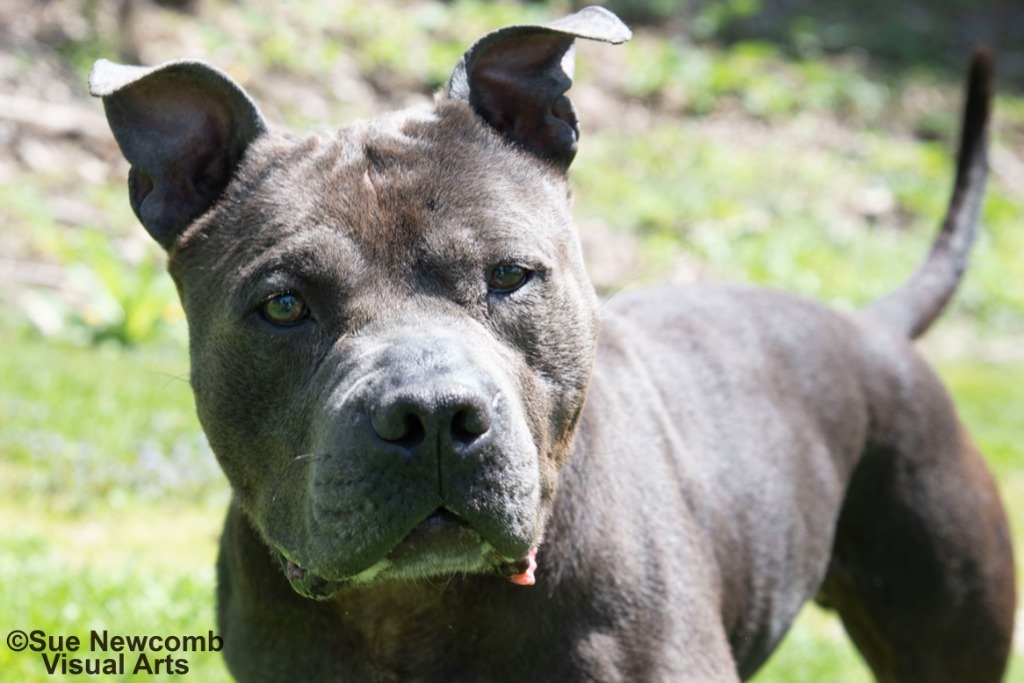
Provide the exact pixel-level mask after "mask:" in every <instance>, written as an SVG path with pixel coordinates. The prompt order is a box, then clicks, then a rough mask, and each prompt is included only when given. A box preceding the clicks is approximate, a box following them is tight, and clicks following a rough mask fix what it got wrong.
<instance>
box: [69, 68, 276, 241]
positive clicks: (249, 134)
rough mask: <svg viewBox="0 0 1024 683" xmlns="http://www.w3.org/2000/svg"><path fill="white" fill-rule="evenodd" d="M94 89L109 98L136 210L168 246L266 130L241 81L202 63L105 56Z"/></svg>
mask: <svg viewBox="0 0 1024 683" xmlns="http://www.w3.org/2000/svg"><path fill="white" fill-rule="evenodd" d="M89 92H91V93H92V94H93V95H94V96H97V97H102V98H103V108H104V109H105V110H106V113H107V121H108V122H109V123H110V129H111V130H112V131H113V133H114V139H116V140H117V144H118V145H119V146H120V147H121V152H122V153H123V154H124V156H125V159H127V160H128V162H129V163H130V164H131V171H129V173H128V195H129V199H130V201H131V205H132V209H133V210H134V211H135V215H136V216H138V217H139V220H140V221H141V222H142V225H143V226H144V227H145V228H146V230H147V231H148V232H149V234H150V235H151V236H152V237H153V239H155V240H156V241H157V242H159V243H160V246H162V247H163V248H164V249H169V248H170V247H171V245H173V244H174V242H175V240H176V239H177V238H178V237H179V236H180V235H181V233H182V232H184V230H185V228H187V227H188V226H189V224H190V223H191V222H192V221H193V220H195V219H196V218H198V217H199V216H200V215H202V214H203V213H204V212H205V211H206V210H207V209H209V208H210V206H212V205H213V203H214V202H215V201H216V200H217V199H218V198H219V197H220V195H221V193H222V192H223V191H224V188H225V187H226V186H227V184H228V181H230V180H231V177H232V176H233V175H234V173H235V170H236V168H237V167H238V162H239V161H240V160H241V158H242V154H243V153H244V152H245V150H246V149H247V148H248V146H249V144H250V143H251V142H252V141H253V140H255V139H256V138H257V137H259V136H260V135H262V134H263V133H264V132H266V130H267V126H266V123H265V122H264V120H263V116H262V115H261V114H260V112H259V110H258V109H257V108H256V105H255V104H253V102H252V100H251V99H250V98H249V96H248V95H247V94H246V92H245V91H244V90H243V89H242V87H241V86H240V85H238V84H237V83H235V82H234V81H233V80H231V78H230V77H229V76H227V74H225V73H224V72H222V71H220V70H219V69H216V68H214V67H212V66H210V65H208V64H205V63H203V62H199V61H192V60H180V61H174V62H166V63H164V64H161V65H159V66H155V67H149V68H147V67H141V66H124V65H121V64H114V63H113V62H108V61H107V60H105V59H101V60H99V61H98V62H96V65H95V66H94V67H93V69H92V73H91V74H89Z"/></svg>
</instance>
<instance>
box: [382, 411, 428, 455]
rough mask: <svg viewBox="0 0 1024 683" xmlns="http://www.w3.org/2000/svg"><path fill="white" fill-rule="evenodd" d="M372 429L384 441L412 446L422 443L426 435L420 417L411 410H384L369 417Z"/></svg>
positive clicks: (406, 446) (407, 446)
mask: <svg viewBox="0 0 1024 683" xmlns="http://www.w3.org/2000/svg"><path fill="white" fill-rule="evenodd" d="M370 421H371V423H372V424H373V431H375V432H377V436H379V437H380V438H381V439H383V440H384V441H387V442H388V443H394V444H398V445H400V446H404V447H405V448H413V447H415V446H418V445H419V444H421V443H423V440H424V439H425V438H426V436H427V432H426V430H425V429H424V428H423V422H422V421H421V420H420V417H419V416H418V415H417V414H415V413H413V412H406V411H400V410H391V411H384V412H383V413H376V414H374V415H373V416H372V417H371V420H370Z"/></svg>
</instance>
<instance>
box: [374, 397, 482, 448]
mask: <svg viewBox="0 0 1024 683" xmlns="http://www.w3.org/2000/svg"><path fill="white" fill-rule="evenodd" d="M370 423H371V424H372V425H373V430H374V432H376V433H377V436H379V437H380V438H381V439H382V440H383V441H386V442H388V443H393V444H398V445H400V446H402V447H404V448H407V449H409V450H412V449H414V448H417V447H418V446H420V445H421V444H423V443H424V442H429V443H430V445H431V446H434V445H435V444H436V447H439V448H445V447H450V446H460V445H463V446H465V445H469V444H471V443H472V442H473V441H475V440H476V439H478V438H479V437H480V436H482V435H484V434H486V433H487V431H488V430H489V429H490V428H491V403H490V401H489V400H488V398H487V397H485V396H483V395H482V394H481V393H480V392H478V391H475V390H474V389H473V388H471V387H468V386H463V385H452V384H448V385H424V386H418V387H411V388H403V389H398V390H396V391H392V392H390V393H388V394H387V395H385V396H384V397H383V398H382V400H381V401H380V402H378V403H377V404H376V405H375V406H374V407H373V409H371V411H370ZM443 440H447V443H446V442H444V441H443Z"/></svg>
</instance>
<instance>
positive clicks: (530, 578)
mask: <svg viewBox="0 0 1024 683" xmlns="http://www.w3.org/2000/svg"><path fill="white" fill-rule="evenodd" d="M526 561H527V562H529V566H528V567H527V568H526V571H524V572H522V573H520V574H513V575H512V576H510V577H508V580H509V581H511V582H512V583H514V584H516V585H517V586H532V585H533V584H535V583H537V577H535V576H534V575H533V573H534V572H535V571H537V549H536V548H534V549H533V550H531V551H530V554H529V555H527V556H526Z"/></svg>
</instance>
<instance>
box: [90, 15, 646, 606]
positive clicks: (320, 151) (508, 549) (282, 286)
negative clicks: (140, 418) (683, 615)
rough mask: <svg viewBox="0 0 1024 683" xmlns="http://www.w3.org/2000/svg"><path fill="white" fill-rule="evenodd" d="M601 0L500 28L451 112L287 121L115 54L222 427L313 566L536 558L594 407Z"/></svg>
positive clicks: (161, 238)
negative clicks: (579, 198) (582, 239)
mask: <svg viewBox="0 0 1024 683" xmlns="http://www.w3.org/2000/svg"><path fill="white" fill-rule="evenodd" d="M581 37H582V38H589V39H594V40H602V41H607V42H622V41H623V40H626V39H627V38H628V37H629V31H628V29H627V28H626V27H625V26H624V25H623V24H622V23H621V22H619V21H618V19H616V18H615V17H614V16H613V15H611V14H610V13H608V12H606V11H604V10H601V9H598V8H588V9H586V10H583V11H581V12H578V13H577V14H574V15H571V16H569V17H566V18H564V19H561V20H559V21H556V22H552V23H550V24H547V25H543V26H513V27H509V28H505V29H502V30H499V31H496V32H494V33H491V34H489V35H487V36H485V37H484V38H482V39H481V40H479V41H478V42H477V43H475V44H474V45H473V46H472V47H471V48H470V49H469V50H468V51H467V52H466V54H465V55H464V56H463V58H462V59H461V60H460V62H459V64H458V65H457V66H456V68H455V71H454V73H453V75H452V77H451V80H450V82H449V85H448V87H447V89H446V90H445V92H443V93H442V94H441V95H440V96H439V97H438V99H437V102H436V107H435V109H434V110H433V111H422V112H420V111H406V112H399V113H396V114H392V115H388V116H383V117H378V118H375V119H372V120H370V121H366V122H362V123H356V124H353V125H349V126H345V127H342V128H339V129H336V130H333V131H331V132H329V133H326V134H320V135H316V136H313V137H309V138H305V139H293V138H291V137H288V136H284V135H280V134H277V133H274V132H271V131H270V130H269V129H268V126H267V124H266V123H265V121H264V119H263V117H262V115H261V114H260V112H259V110H258V109H257V107H256V106H255V104H254V103H253V101H252V100H251V99H250V97H249V96H248V95H247V94H246V92H245V91H244V90H243V89H242V88H241V87H240V86H239V85H237V84H236V83H234V82H233V81H232V80H231V79H230V78H229V77H228V76H227V75H225V74H224V73H223V72H221V71H218V70H217V69H215V68H213V67H210V66H208V65H206V64H204V63H201V62H196V61H177V62H170V63H166V64H163V65H160V66H157V67H153V68H142V67H126V66H120V65H115V64H112V63H110V62H102V61H101V62H99V63H98V64H97V65H96V67H95V69H94V71H93V74H92V76H91V77H90V86H91V89H92V92H93V94H95V95H98V96H101V97H102V98H103V103H104V107H105V109H106V112H107V117H108V120H109V122H110V125H111V128H112V130H113V132H114V136H115V138H116V139H117V141H118V144H119V145H120V147H121V149H122V151H123V153H124V155H125V157H126V158H127V160H128V161H129V163H130V164H131V171H130V174H129V196H130V201H131V205H132V208H133V209H134V210H135V213H136V215H137V216H138V217H139V220H140V221H141V222H142V224H143V226H144V227H145V228H146V230H147V231H148V232H149V233H150V234H151V235H152V237H153V238H154V239H156V240H157V241H158V242H159V243H160V244H161V245H162V246H163V247H164V248H165V249H166V250H167V252H168V255H169V270H170V272H171V275H172V276H173V278H174V281H175V283H176V284H177V287H178V291H179V294H180V297H181V300H182V304H183V306H184V309H185V312H186V315H187V318H188V323H189V335H190V351H191V358H192V371H191V373H192V375H191V376H192V385H193V389H194V392H195V397H196V405H197V409H198V413H199V417H200V420H201V422H202V425H203V428H204V430H205V432H206V434H207V436H208V438H209V441H210V444H211V447H212V448H213V450H214V452H215V453H216V455H217V458H218V460H219V462H220V463H221V466H222V468H223V469H224V472H225V473H226V474H227V476H228V479H229V480H230V482H231V484H232V486H233V489H234V492H235V495H236V499H237V501H238V502H239V504H240V505H241V507H242V509H243V510H244V511H245V512H246V514H247V515H248V517H249V519H250V520H251V522H252V524H253V526H254V527H255V528H256V529H258V531H259V532H260V533H261V535H262V536H263V538H264V539H265V540H266V542H267V544H268V545H269V546H270V548H272V549H273V551H274V552H276V553H277V554H278V555H279V559H280V562H281V566H282V568H283V570H284V571H285V573H286V575H287V576H288V578H289V579H290V580H291V582H292V585H293V586H294V587H295V589H296V590H297V591H298V592H300V593H302V594H304V595H307V596H310V597H325V596H328V595H331V594H333V593H334V592H336V591H337V590H340V589H343V588H345V587H348V586H358V585H364V584H366V583H370V582H374V581H380V580H384V579H386V578H396V577H406V578H410V577H425V576H436V575H450V574H452V573H455V572H484V573H498V574H505V575H516V574H521V573H522V572H523V571H524V569H525V567H526V563H527V562H528V558H529V557H531V553H532V551H533V550H534V549H535V548H536V547H537V546H538V544H539V543H540V542H541V539H542V535H543V530H544V527H545V522H546V519H547V516H548V514H549V512H550V510H551V506H552V501H553V497H554V495H555V491H556V488H557V480H558V472H559V469H560V468H561V467H562V465H563V463H564V462H565V459H566V457H567V455H568V453H569V448H570V444H571V442H572V438H573V434H574V431H575V427H576V424H577V421H578V418H579V416H580V412H581V410H582V406H583V403H584V398H585V394H586V388H587V384H588V380H589V375H590V369H591V365H592V363H593V357H594V353H595V344H596V335H597V316H596V299H595V296H594V292H593V289H592V287H591V285H590V283H589V281H588V279H587V277H586V273H585V270H584V267H583V263H582V259H581V255H580V247H579V244H578V239H577V236H576V233H575V230H574V228H573V225H572V222H571V218H570V214H569V206H568V194H569V190H568V185H567V179H566V170H567V168H568V166H569V164H570V163H571V161H572V159H573V156H574V155H575V152H576V142H577V138H578V127H577V122H576V115H575V112H574V109H573V106H572V104H571V102H570V101H569V100H568V99H567V98H566V96H565V92H566V91H567V90H568V88H569V86H570V85H571V73H572V52H573V42H574V40H575V39H576V38H581Z"/></svg>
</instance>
